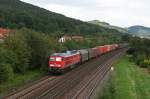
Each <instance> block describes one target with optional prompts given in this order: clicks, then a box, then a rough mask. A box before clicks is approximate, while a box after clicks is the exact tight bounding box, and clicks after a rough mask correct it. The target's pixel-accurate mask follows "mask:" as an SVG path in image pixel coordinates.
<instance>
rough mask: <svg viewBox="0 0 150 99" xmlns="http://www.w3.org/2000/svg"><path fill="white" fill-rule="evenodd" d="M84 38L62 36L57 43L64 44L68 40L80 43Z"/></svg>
mask: <svg viewBox="0 0 150 99" xmlns="http://www.w3.org/2000/svg"><path fill="white" fill-rule="evenodd" d="M83 39H84V38H83V37H82V36H63V37H61V38H60V39H59V40H58V41H59V42H60V43H64V42H66V41H68V40H75V41H82V40H83Z"/></svg>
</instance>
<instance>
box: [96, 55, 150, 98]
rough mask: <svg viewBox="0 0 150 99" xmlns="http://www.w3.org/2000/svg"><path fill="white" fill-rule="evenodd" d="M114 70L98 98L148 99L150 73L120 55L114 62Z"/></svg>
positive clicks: (149, 95)
mask: <svg viewBox="0 0 150 99" xmlns="http://www.w3.org/2000/svg"><path fill="white" fill-rule="evenodd" d="M114 67H115V69H114V72H113V74H112V78H111V79H110V81H109V83H108V84H107V86H106V87H105V88H104V94H103V95H102V96H99V98H98V99H150V74H149V73H145V72H144V71H143V70H142V69H141V68H139V67H138V66H136V65H135V64H134V63H133V62H130V61H129V58H128V57H127V56H124V57H122V58H121V59H120V60H119V61H118V62H116V63H115V64H114Z"/></svg>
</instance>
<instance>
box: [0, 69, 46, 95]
mask: <svg viewBox="0 0 150 99" xmlns="http://www.w3.org/2000/svg"><path fill="white" fill-rule="evenodd" d="M43 75H44V73H42V72H41V71H40V70H34V71H28V72H26V73H25V74H24V75H23V74H22V75H20V74H14V78H13V79H12V80H9V81H7V82H3V83H1V84H0V93H2V92H5V91H8V90H10V89H12V88H18V87H20V86H23V85H24V84H25V83H27V82H29V81H31V80H34V79H38V78H40V77H42V76H43Z"/></svg>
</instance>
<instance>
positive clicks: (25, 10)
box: [0, 0, 117, 34]
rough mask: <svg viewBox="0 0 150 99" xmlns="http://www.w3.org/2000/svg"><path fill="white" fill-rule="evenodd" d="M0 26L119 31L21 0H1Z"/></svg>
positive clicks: (67, 30)
mask: <svg viewBox="0 0 150 99" xmlns="http://www.w3.org/2000/svg"><path fill="white" fill-rule="evenodd" d="M0 27H5V28H11V29H14V28H15V29H16V28H17V29H18V28H22V27H26V28H29V29H33V30H36V31H40V32H45V33H55V32H63V33H72V34H73V33H79V34H80V33H82V34H90V33H97V32H103V33H105V32H114V33H116V32H117V31H116V30H113V29H108V28H105V27H101V26H97V25H92V24H90V23H86V22H82V21H80V20H75V19H72V18H69V17H66V16H64V15H61V14H58V13H54V12H51V11H48V10H46V9H43V8H40V7H37V6H34V5H31V4H28V3H25V2H22V1H20V0H0Z"/></svg>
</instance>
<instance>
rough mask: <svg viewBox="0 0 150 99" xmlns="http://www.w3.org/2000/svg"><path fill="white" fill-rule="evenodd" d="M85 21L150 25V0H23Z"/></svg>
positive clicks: (118, 24) (125, 25)
mask: <svg viewBox="0 0 150 99" xmlns="http://www.w3.org/2000/svg"><path fill="white" fill-rule="evenodd" d="M23 1H24V2H28V3H31V4H34V5H37V6H40V7H43V8H45V9H48V10H50V11H54V12H57V13H61V14H64V15H66V16H68V17H72V18H76V19H80V20H83V21H88V20H94V19H98V20H101V21H106V22H109V23H110V24H113V25H117V26H123V27H127V26H131V25H138V24H139V25H144V26H149V27H150V22H149V17H150V13H149V9H150V6H149V5H150V0H23Z"/></svg>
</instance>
